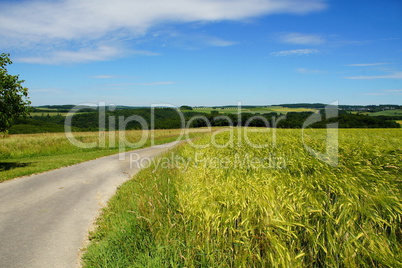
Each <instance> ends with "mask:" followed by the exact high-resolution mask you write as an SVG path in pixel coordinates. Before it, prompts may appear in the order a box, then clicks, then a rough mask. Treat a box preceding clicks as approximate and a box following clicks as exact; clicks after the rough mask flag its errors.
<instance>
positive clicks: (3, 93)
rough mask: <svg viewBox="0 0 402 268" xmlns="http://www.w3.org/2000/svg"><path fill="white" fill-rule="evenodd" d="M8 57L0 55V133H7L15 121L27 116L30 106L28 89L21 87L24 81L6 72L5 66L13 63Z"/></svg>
mask: <svg viewBox="0 0 402 268" xmlns="http://www.w3.org/2000/svg"><path fill="white" fill-rule="evenodd" d="M9 57H10V54H6V53H2V54H1V55H0V132H7V131H8V130H9V129H10V127H11V126H12V124H13V122H14V120H15V119H17V118H18V117H20V116H26V115H28V114H29V108H30V107H29V105H30V104H31V102H30V101H29V97H28V89H27V88H25V87H23V86H22V85H21V84H22V83H24V80H19V76H18V75H10V74H8V72H7V68H6V67H7V65H10V64H12V63H13V62H12V61H11V60H10V58H9Z"/></svg>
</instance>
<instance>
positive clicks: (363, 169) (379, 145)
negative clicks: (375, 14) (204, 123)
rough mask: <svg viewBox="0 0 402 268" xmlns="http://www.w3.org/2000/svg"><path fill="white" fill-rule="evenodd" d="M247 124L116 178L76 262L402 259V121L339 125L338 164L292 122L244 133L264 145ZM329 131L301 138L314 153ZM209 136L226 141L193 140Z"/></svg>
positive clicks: (319, 263) (397, 263)
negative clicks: (401, 126)
mask: <svg viewBox="0 0 402 268" xmlns="http://www.w3.org/2000/svg"><path fill="white" fill-rule="evenodd" d="M245 131H246V130H243V131H242V132H240V133H239V134H237V133H238V132H237V129H236V131H235V136H234V142H233V143H232V145H230V146H227V147H224V148H217V147H208V148H202V149H200V148H198V149H197V148H195V147H192V146H189V145H186V146H181V147H179V148H177V150H175V151H174V153H173V154H168V155H166V156H165V157H163V158H160V160H159V161H161V162H162V160H163V161H167V163H165V165H159V166H158V167H157V166H156V165H154V166H153V167H150V168H149V169H146V170H143V171H142V172H140V174H138V175H137V176H135V177H134V178H133V179H132V180H131V181H128V182H127V183H125V184H124V185H123V186H121V188H120V190H119V191H118V193H117V195H116V196H114V197H113V198H112V199H111V200H110V202H109V206H108V207H107V208H105V209H104V211H103V214H102V216H101V217H100V218H99V220H98V222H97V223H98V229H97V230H96V231H95V232H94V233H92V235H91V240H92V244H91V245H90V246H89V248H88V251H87V252H86V254H85V255H84V258H83V260H84V267H401V266H402V203H401V201H402V195H401V193H402V192H401V191H402V186H401V185H402V183H401V182H402V181H401V177H402V176H401V175H402V168H401V163H402V140H401V139H400V137H401V130H398V129H389V130H385V129H379V130H366V129H349V130H340V132H339V138H340V141H339V165H338V166H336V167H333V166H329V165H327V164H325V163H323V162H321V161H319V160H318V159H316V158H315V157H313V156H312V155H310V154H309V153H308V152H307V151H306V150H304V148H303V143H302V139H301V132H300V130H290V129H279V130H277V133H276V136H275V137H276V141H275V139H274V137H273V136H272V133H271V132H269V131H268V132H267V131H265V132H259V133H250V134H249V138H250V140H251V141H252V142H253V143H254V144H260V145H262V144H267V147H265V148H262V149H261V148H260V149H257V148H254V147H253V146H250V145H249V144H248V143H247V142H245V139H243V138H240V137H243V134H244V133H245ZM254 131H255V130H254ZM325 133H326V131H325V130H313V129H311V130H308V131H307V132H306V133H305V137H304V140H305V142H306V143H307V145H308V146H310V147H312V148H315V149H316V150H319V149H322V148H323V145H322V144H325V142H323V138H324V137H325ZM211 137H214V140H215V141H216V142H217V143H218V144H221V145H223V144H226V143H227V142H228V141H230V133H229V132H222V133H220V134H214V135H213V136H206V137H203V138H201V139H199V140H198V141H197V142H196V144H198V145H207V144H210V143H211V140H212V138H211ZM184 163H189V164H188V167H186V165H185V164H184Z"/></svg>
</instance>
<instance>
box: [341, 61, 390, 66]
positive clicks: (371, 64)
mask: <svg viewBox="0 0 402 268" xmlns="http://www.w3.org/2000/svg"><path fill="white" fill-rule="evenodd" d="M387 64H389V63H384V62H378V63H357V64H348V65H346V66H352V67H370V66H381V65H387Z"/></svg>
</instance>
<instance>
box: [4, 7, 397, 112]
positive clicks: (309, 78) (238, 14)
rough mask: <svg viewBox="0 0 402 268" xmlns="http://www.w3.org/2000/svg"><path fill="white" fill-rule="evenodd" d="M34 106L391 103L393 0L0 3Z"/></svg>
mask: <svg viewBox="0 0 402 268" xmlns="http://www.w3.org/2000/svg"><path fill="white" fill-rule="evenodd" d="M0 53H10V55H11V56H10V58H11V60H12V61H13V64H12V65H10V66H8V71H9V73H10V74H19V75H20V78H21V79H24V80H25V83H24V86H25V87H28V88H29V96H30V100H31V102H32V105H33V106H40V105H52V104H76V105H78V104H99V103H105V104H106V105H108V104H115V105H128V106H150V105H164V104H166V105H173V106H181V105H191V106H217V105H236V104H238V103H239V102H240V103H242V104H243V105H271V104H283V103H317V102H319V103H333V102H335V101H338V102H339V104H342V105H347V104H354V105H369V104H399V105H402V1H400V0H352V1H351V0H113V1H110V0H63V1H59V0H0Z"/></svg>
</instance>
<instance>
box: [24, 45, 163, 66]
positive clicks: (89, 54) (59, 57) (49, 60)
mask: <svg viewBox="0 0 402 268" xmlns="http://www.w3.org/2000/svg"><path fill="white" fill-rule="evenodd" d="M127 55H147V56H156V55H159V54H157V53H153V52H150V51H139V50H138V51H135V50H130V51H129V50H126V49H122V48H119V47H113V46H100V47H96V48H82V49H79V50H77V51H69V50H60V51H53V52H50V53H48V54H45V55H43V56H34V57H32V56H30V57H19V58H17V59H16V60H17V61H19V62H25V63H39V64H60V63H76V62H77V63H84V62H91V61H107V60H111V59H114V58H120V57H123V56H127Z"/></svg>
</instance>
